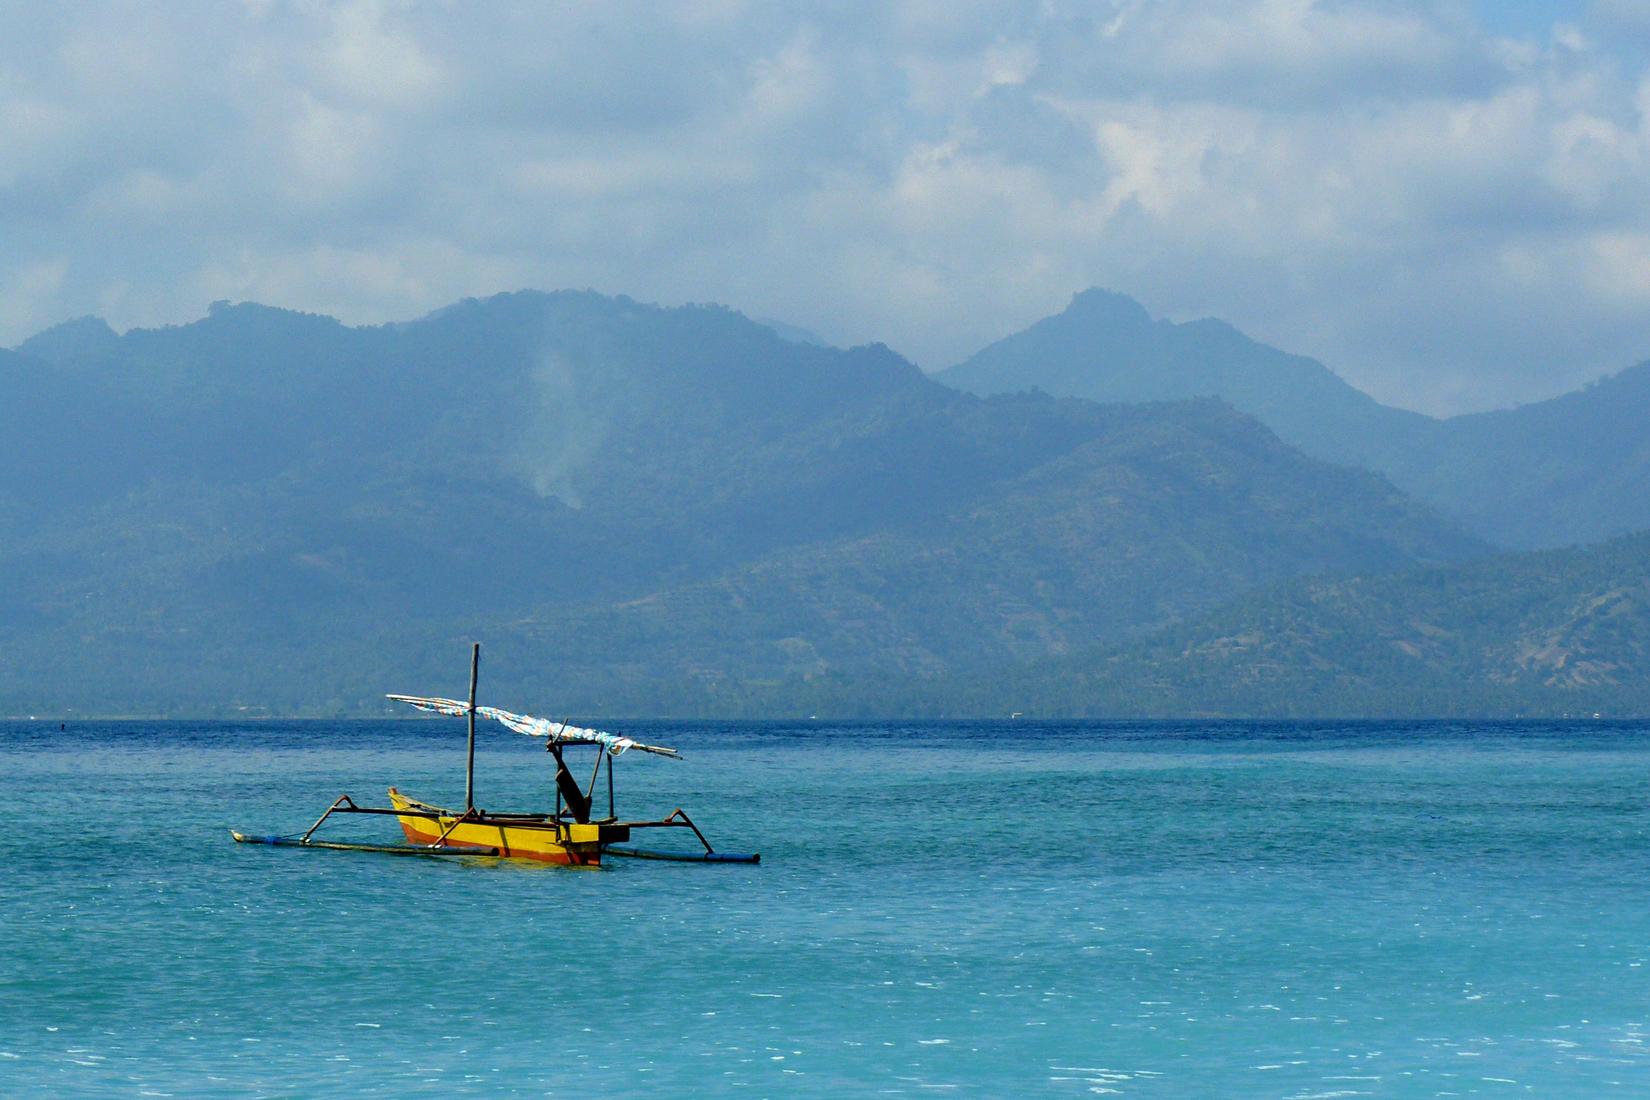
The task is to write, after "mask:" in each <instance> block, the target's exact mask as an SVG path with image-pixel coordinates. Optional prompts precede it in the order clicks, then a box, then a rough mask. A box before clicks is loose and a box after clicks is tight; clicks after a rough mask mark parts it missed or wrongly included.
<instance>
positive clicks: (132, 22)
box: [0, 0, 1650, 414]
mask: <svg viewBox="0 0 1650 1100" xmlns="http://www.w3.org/2000/svg"><path fill="white" fill-rule="evenodd" d="M1089 286H1102V287H1106V288H1109V289H1113V290H1117V291H1121V292H1123V293H1126V294H1130V295H1133V296H1134V297H1136V298H1138V299H1139V300H1140V301H1141V302H1142V303H1144V304H1145V305H1146V307H1147V308H1148V309H1150V310H1151V311H1152V312H1153V313H1155V314H1158V315H1160V316H1165V317H1169V318H1172V319H1175V320H1189V319H1193V318H1197V317H1203V316H1215V317H1220V318H1223V319H1225V320H1228V321H1231V322H1232V323H1234V324H1236V325H1237V326H1238V327H1240V328H1242V329H1243V330H1244V331H1246V332H1248V333H1249V334H1250V335H1252V336H1254V337H1256V338H1258V339H1261V340H1265V341H1266V342H1268V343H1272V344H1276V345H1277V346H1279V347H1282V348H1285V349H1287V350H1290V351H1295V352H1300V353H1303V354H1308V355H1313V356H1316V357H1318V358H1320V359H1322V360H1323V361H1324V362H1326V363H1327V364H1328V365H1329V366H1331V367H1332V368H1333V369H1335V370H1336V371H1337V372H1338V373H1340V374H1341V375H1342V376H1343V377H1345V378H1346V379H1347V380H1348V381H1350V382H1352V383H1353V384H1354V385H1357V386H1359V387H1360V388H1362V389H1364V390H1366V391H1368V392H1370V393H1372V394H1373V395H1375V396H1376V397H1378V398H1380V399H1381V400H1383V401H1387V402H1389V403H1392V404H1397V405H1401V406H1405V407H1409V408H1416V409H1421V410H1423V411H1427V412H1432V413H1437V414H1445V413H1453V412H1461V411H1470V410H1475V409H1483V408H1492V407H1499V406H1505V405H1509V404H1513V403H1517V402H1522V401H1528V400H1534V399H1539V398H1542V397H1546V396H1550V395H1552V394H1555V393H1559V392H1562V391H1564V390H1567V389H1570V388H1573V387H1575V386H1577V385H1579V384H1582V383H1584V382H1586V381H1589V380H1591V379H1593V378H1596V377H1599V376H1601V375H1604V374H1608V373H1613V372H1615V371H1617V370H1620V369H1622V368H1624V367H1627V366H1630V365H1632V364H1634V363H1637V362H1640V361H1642V360H1645V359H1650V0H1574V2H1572V3H1551V2H1537V0H1505V2H1499V3H1496V2H1490V0H1436V2H1421V0H1413V2H1406V0H1391V2H1386V3H1361V2H1353V0H1346V2H1338V0H1322V2H1311V0H1207V2H1187V0H1089V2H1086V3H1071V2H1066V0H1028V2H992V0H910V2H900V0H892V2H889V0H885V2H881V3H867V4H855V3H847V2H834V3H806V2H800V0H797V2H788V3H747V2H742V0H700V2H696V3H667V2H664V0H650V2H645V3H629V2H626V0H611V2H607V3H551V2H544V3H514V4H505V3H482V4H476V3H459V2H456V0H454V2H450V3H437V2H433V0H432V2H427V3H419V4H400V3H389V2H367V3H319V2H305V3H283V2H277V0H247V2H244V3H229V2H217V0H214V2H203V3H190V2H187V0H180V2H173V3H167V4H149V3H130V2H115V3H99V2H96V0H84V2H80V3H76V4H70V5H43V4H33V3H28V2H25V0H0V345H4V346H10V345H15V344H16V343H18V342H20V341H22V340H23V339H25V338H26V337H28V336H29V335H31V334H33V333H34V332H37V331H39V330H40V329H43V328H45V327H47V326H49V325H51V324H54V323H57V322H59V321H62V320H65V319H68V318H70V317H75V316H79V315H83V314H87V313H92V314H97V315H99V316H102V317H104V318H105V319H107V320H108V321H109V322H110V323H111V324H113V325H114V326H115V327H116V328H119V329H125V328H128V327H132V326H152V325H157V324H168V323H182V322H187V321H189V320H192V319H195V318H197V317H200V316H202V315H203V314H204V313H205V311H206V307H207V305H208V303H210V302H212V301H215V300H218V299H231V300H237V301H240V300H250V301H259V302H264V303H267V304H271V305H279V306H286V307H289V308H294V309H302V310H309V311H314V312H321V313H327V314H331V315H333V316H336V317H339V318H341V319H343V320H345V321H348V322H351V323H374V322H380V321H387V320H401V319H407V318H411V317H415V316H418V315H421V314H422V313H424V312H427V311H429V310H431V309H434V308H437V307H439V306H442V305H445V304H447V303H449V302H451V301H454V300H456V299H458V298H462V297H466V296H481V295H486V294H491V293H495V292H498V291H503V290H512V289H519V288H522V287H536V288H541V289H558V288H585V287H591V288H594V289H596V290H600V291H604V292H608V293H624V294H629V295H632V296H633V297H636V298H640V299H643V300H647V301H657V302H660V303H663V304H679V303H683V302H706V301H715V302H722V303H725V304H728V305H730V306H733V307H735V308H737V309H740V310H742V311H744V312H746V313H748V314H750V315H752V316H755V317H759V318H768V319H774V320H780V321H784V322H787V323H790V324H795V325H799V326H802V327H804V328H807V329H810V330H812V331H814V332H816V333H818V334H820V335H821V336H823V337H824V338H826V339H828V340H830V341H832V342H837V343H843V344H853V343H864V342H869V341H874V340H879V341H882V342H885V343H887V344H889V345H890V346H892V347H893V348H895V349H896V350H898V351H900V352H902V353H903V354H905V355H907V356H909V357H911V358H912V359H914V360H915V361H916V362H917V363H919V364H920V365H922V366H923V367H925V368H928V369H931V370H933V369H939V368H942V367H945V366H948V365H950V364H951V363H954V362H956V361H958V360H960V359H962V358H964V357H966V356H967V355H968V354H970V353H971V352H973V351H975V350H977V349H978V348H979V347H981V346H983V345H984V344H986V343H988V342H990V341H991V340H994V339H997V338H999V337H1002V336H1005V335H1007V334H1009V333H1011V332H1014V331H1016V330H1018V329H1020V328H1023V327H1024V326H1026V325H1028V324H1030V323H1032V322H1033V321H1035V320H1037V319H1038V318H1040V317H1043V316H1046V315H1048V314H1050V313H1054V312H1057V311H1059V310H1060V309H1062V308H1063V307H1064V306H1065V304H1066V302H1067V301H1068V300H1069V298H1070V297H1071V295H1072V294H1073V293H1074V292H1076V291H1078V290H1081V289H1083V288H1086V287H1089Z"/></svg>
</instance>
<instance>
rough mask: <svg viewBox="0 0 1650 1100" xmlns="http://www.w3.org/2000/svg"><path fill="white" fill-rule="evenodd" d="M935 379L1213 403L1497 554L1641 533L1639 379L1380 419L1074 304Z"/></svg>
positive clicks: (1110, 311)
mask: <svg viewBox="0 0 1650 1100" xmlns="http://www.w3.org/2000/svg"><path fill="white" fill-rule="evenodd" d="M938 377H940V378H941V379H942V380H944V381H946V382H949V383H951V384H952V385H955V386H959V387H961V388H963V389H966V390H969V391H971V392H975V393H1010V392H1014V391H1018V390H1026V389H1031V388H1037V389H1041V390H1044V391H1046V392H1048V393H1050V394H1054V395H1056V396H1066V397H1086V398H1089V399H1091V400H1095V401H1154V400H1155V401H1161V400H1175V399H1183V398H1188V397H1198V396H1217V397H1220V398H1222V399H1223V400H1225V401H1228V402H1230V403H1231V404H1232V405H1233V406H1234V407H1236V408H1238V409H1240V410H1242V411H1243V412H1247V413H1249V414H1250V415H1252V416H1254V417H1256V418H1258V419H1259V420H1260V421H1261V422H1262V423H1264V424H1266V426H1267V427H1269V428H1271V429H1272V430H1273V431H1275V432H1277V433H1278V435H1279V436H1280V437H1281V438H1282V439H1284V440H1285V441H1286V442H1288V443H1291V444H1293V445H1294V446H1297V447H1299V448H1300V449H1301V450H1303V451H1305V452H1306V453H1307V454H1310V455H1313V456H1315V457H1318V458H1322V459H1326V460H1328V461H1331V462H1338V463H1343V464H1346V465H1351V466H1358V467H1362V468H1365V469H1371V470H1376V471H1378V472H1380V473H1382V474H1385V475H1386V476H1387V477H1388V478H1390V479H1391V480H1392V482H1393V484H1395V485H1397V486H1398V487H1399V488H1400V489H1402V490H1404V491H1405V492H1407V493H1410V494H1412V495H1414V496H1416V497H1418V498H1419V499H1421V500H1423V501H1426V502H1427V503H1429V504H1431V505H1433V506H1434V507H1436V508H1437V509H1438V510H1439V511H1440V512H1441V513H1443V514H1444V515H1447V516H1450V517H1452V518H1455V519H1456V520H1458V521H1459V522H1461V523H1462V524H1464V525H1465V526H1467V527H1468V528H1469V529H1470V530H1472V531H1473V532H1474V533H1475V534H1478V535H1480V536H1481V537H1483V538H1485V539H1488V540H1490V541H1491V542H1494V543H1497V544H1499V545H1501V546H1506V547H1509V548H1517V549H1534V548H1544V547H1555V546H1566V545H1571V544H1575V543H1584V542H1595V541H1598V540H1600V539H1604V538H1609V537H1612V536H1614V535H1619V534H1624V533H1626V532H1629V531H1636V530H1640V529H1643V528H1646V527H1650V432H1647V431H1646V430H1645V425H1647V424H1650V363H1641V364H1639V365H1638V366H1636V367H1632V368H1629V369H1627V370H1623V371H1621V373H1619V374H1616V375H1614V376H1612V377H1609V378H1606V379H1603V380H1602V381H1600V382H1598V383H1596V384H1594V385H1592V386H1589V387H1587V388H1585V389H1582V390H1578V391H1575V392H1573V393H1568V394H1565V395H1563V396H1561V397H1556V398H1553V399H1551V400H1548V401H1541V402H1536V403H1534V404H1530V405H1525V406H1522V407H1519V408H1516V409H1509V410H1505V411H1499V412H1487V413H1476V414H1472V415H1466V416H1456V417H1451V418H1449V419H1446V420H1437V419H1434V418H1432V417H1428V416H1423V415H1421V414H1419V413H1414V412H1410V411H1407V410H1403V409H1394V408H1391V407H1389V406H1385V405H1382V404H1380V403H1378V402H1377V401H1375V400H1374V399H1373V398H1371V397H1369V396H1368V395H1367V394H1364V393H1361V392H1360V391H1358V390H1356V389H1354V388H1353V387H1352V386H1350V385H1348V384H1347V383H1346V382H1344V381H1343V380H1342V379H1340V378H1339V377H1338V376H1336V375H1335V374H1334V373H1333V372H1331V371H1330V370H1329V369H1328V368H1327V367H1325V366H1324V365H1323V364H1322V363H1319V362H1317V361H1316V360H1312V359H1307V358H1304V357H1302V356H1298V355H1290V354H1288V353H1286V352H1282V351H1279V350H1278V349H1276V348H1272V347H1268V346H1267V345H1265V344H1261V343H1258V342H1256V341H1254V340H1251V339H1249V338H1248V337H1247V336H1244V335H1243V334H1242V333H1241V332H1239V331H1237V330H1236V329H1234V328H1233V327H1231V326H1230V325H1228V324H1226V323H1225V322H1222V321H1216V320H1201V321H1190V322H1187V323H1184V324H1175V323H1173V322H1170V321H1164V320H1154V319H1153V318H1152V317H1151V315H1150V314H1148V313H1147V312H1146V310H1145V309H1144V308H1143V307H1142V306H1141V305H1140V304H1139V303H1137V302H1135V301H1134V300H1133V299H1131V298H1128V297H1125V296H1124V295H1120V294H1115V293H1110V292H1107V291H1102V290H1088V291H1085V292H1083V293H1081V294H1079V295H1077V296H1076V297H1074V298H1073V299H1072V301H1071V304H1070V305H1069V306H1068V307H1067V308H1066V309H1065V310H1064V311H1063V312H1061V313H1059V314H1056V315H1055V316H1052V317H1048V318H1045V319H1044V320H1042V321H1039V322H1037V323H1036V324H1034V325H1032V326H1030V327H1029V328H1027V329H1025V330H1024V331H1022V332H1019V333H1016V334H1014V335H1012V336H1008V337H1006V338H1004V339H1002V340H999V341H997V342H996V343H994V344H992V345H991V346H989V347H987V348H985V349H983V350H981V351H980V352H978V353H977V354H975V355H973V356H972V357H970V358H969V359H967V360H965V361H964V362H962V363H959V364H957V365H956V366H954V367H952V368H950V369H949V370H946V371H943V372H941V373H940V375H939V376H938Z"/></svg>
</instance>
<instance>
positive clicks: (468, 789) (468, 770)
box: [464, 642, 481, 813]
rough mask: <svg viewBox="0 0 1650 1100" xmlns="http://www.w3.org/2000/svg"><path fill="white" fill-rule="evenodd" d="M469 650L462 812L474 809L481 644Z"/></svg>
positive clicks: (474, 643)
mask: <svg viewBox="0 0 1650 1100" xmlns="http://www.w3.org/2000/svg"><path fill="white" fill-rule="evenodd" d="M471 644H472V645H473V647H474V648H472V649H471V650H470V743H469V749H468V750H467V753H466V755H465V758H464V812H465V813H469V812H470V811H472V810H474V809H475V808H476V678H477V677H478V676H479V675H480V673H481V643H480V642H473V643H471Z"/></svg>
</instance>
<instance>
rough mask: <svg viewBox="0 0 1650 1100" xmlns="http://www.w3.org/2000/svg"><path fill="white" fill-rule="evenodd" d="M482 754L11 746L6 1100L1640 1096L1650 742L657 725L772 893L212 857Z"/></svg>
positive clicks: (268, 743)
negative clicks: (172, 1098)
mask: <svg viewBox="0 0 1650 1100" xmlns="http://www.w3.org/2000/svg"><path fill="white" fill-rule="evenodd" d="M462 730H463V723H461V722H457V721H452V720H447V721H440V720H432V721H428V722H402V723H390V722H381V723H373V722H360V723H256V724H242V725H236V724H228V723H218V724H191V723H107V724H100V725H93V724H83V725H72V726H71V727H70V728H69V729H68V730H67V731H66V732H59V731H58V730H57V728H56V723H50V724H47V723H10V724H0V806H4V807H5V810H6V816H7V819H8V826H7V827H6V828H5V829H4V831H3V832H0V847H3V849H4V860H3V861H0V932H3V946H0V1095H4V1096H19V1095H48V1096H104V1095H107V1096H140V1095H177V1096H225V1097H254V1096H318V1095H322V1094H327V1093H331V1092H335V1091H344V1090H348V1091H350V1092H354V1093H357V1094H365V1095H383V1096H390V1095H395V1096H452V1095H486V1096H516V1095H520V1096H546V1095H549V1096H585V1095H641V1094H644V1093H651V1094H656V1095H692V1096H718V1095H741V1096H745V1095H752V1096H761V1095H831V1096H836V1095H853V1096H859V1095H896V1096H897V1095H917V1094H924V1093H929V1092H934V1091H939V1092H942V1093H946V1092H949V1093H955V1094H970V1095H987V1096H1000V1095H1011V1094H1012V1095H1046V1096H1082V1095H1094V1094H1108V1095H1120V1096H1126V1097H1142V1098H1150V1097H1174V1096H1214V1095H1219V1096H1267V1097H1342V1096H1366V1095H1367V1096H1406V1097H1407V1096H1507V1095H1514V1094H1524V1095H1538V1096H1543V1097H1551V1096H1577V1097H1585V1096H1599V1095H1611V1094H1615V1095H1622V1096H1642V1095H1646V1094H1650V1044H1647V1041H1646V1040H1647V1029H1650V963H1647V959H1650V905H1647V904H1646V896H1647V893H1650V885H1647V884H1650V875H1647V871H1650V813H1647V811H1646V799H1647V796H1650V736H1647V734H1650V727H1646V726H1643V725H1629V724H1610V723H1586V724H1574V725H1539V724H1499V725H1498V724H1480V725H1472V724H1364V725H1309V724H1298V725H1277V724H1256V723H1249V724H1216V725H1175V724H1081V725H1078V724H1073V725H1058V726H1048V725H1037V724H1030V723H1011V724H1010V723H1002V724H933V725H920V726H914V727H913V726H890V725H859V726H834V725H826V724H821V723H809V724H805V725H696V724H694V725H690V724H670V723H651V724H647V723H634V724H628V725H625V726H624V727H623V728H622V732H625V733H630V734H634V735H636V736H638V737H642V738H644V739H650V740H657V741H661V742H664V743H675V744H678V745H679V746H680V747H681V748H682V749H683V750H684V751H685V752H686V754H687V756H688V759H687V760H686V761H682V762H677V761H671V760H660V759H655V758H650V757H640V758H638V754H631V755H629V756H626V757H625V758H624V759H623V760H621V761H620V762H619V781H620V808H621V810H624V811H628V812H634V813H637V814H642V813H655V814H656V813H662V812H663V811H667V810H669V809H671V808H672V807H674V806H676V805H678V804H680V805H683V806H685V807H687V808H688V810H689V811H690V812H691V813H692V814H693V815H694V817H695V819H696V820H698V821H699V822H700V824H701V825H703V826H704V827H705V828H706V831H707V832H708V833H709V834H710V836H711V838H712V840H713V841H714V842H716V843H717V844H718V846H719V847H723V848H727V849H733V850H751V849H755V850H760V851H761V852H762V853H763V863H762V865H761V866H759V867H741V866H721V867H706V866H692V865H675V864H658V863H638V862H631V861H624V862H618V863H616V864H615V865H614V866H613V867H612V868H611V869H607V870H603V871H596V872H590V871H583V872H581V871H569V870H564V869H557V868H545V867H521V866H516V865H510V864H501V863H498V862H496V861H435V860H417V859H398V858H394V857H388V856H374V855H364V854H357V853H335V852H318V851H317V852H291V851H286V850H279V849H270V848H262V847H248V846H240V845H235V844H232V843H230V841H229V837H228V831H227V830H228V829H229V828H231V827H235V828H240V829H243V830H251V831H257V832H289V831H299V830H301V829H303V828H304V827H305V826H307V825H308V824H309V822H310V821H312V820H313V819H314V817H315V816H316V815H317V814H318V813H319V812H320V810H321V809H323V808H324V807H325V806H326V804H327V803H328V802H330V801H331V800H332V799H333V798H334V797H335V796H336V795H337V794H339V793H341V792H344V791H349V792H350V793H351V794H353V795H355V796H356V797H357V798H358V799H363V800H364V799H366V798H368V797H371V798H372V799H373V800H374V801H379V800H380V798H381V794H382V791H383V788H384V787H385V786H387V785H388V784H389V783H391V782H394V783H396V784H398V785H399V786H400V787H401V788H402V789H403V790H405V791H407V792H408V793H411V794H414V795H416V796H419V797H423V798H427V799H429V800H432V801H462V793H463V780H462V773H461V770H460V769H461V767H462V741H463V733H462ZM548 780H549V771H548V769H547V767H546V757H545V755H544V754H543V753H542V752H540V751H537V750H536V748H535V746H534V744H533V743H531V742H529V741H527V740H526V739H525V738H519V737H516V736H515V735H512V734H509V733H508V732H505V731H502V730H497V729H495V730H493V731H488V732H487V733H486V734H485V736H484V738H483V742H482V747H481V751H480V752H479V754H478V781H477V786H478V801H479V802H480V803H481V804H482V805H485V806H488V807H490V808H495V809H509V808H518V809H519V808H532V807H537V806H541V805H542V804H543V802H544V799H545V795H546V792H547V790H548V787H547V784H548ZM386 830H388V831H386ZM347 833H348V834H353V835H355V836H358V837H361V838H363V839H364V838H367V837H369V836H373V837H377V838H380V839H393V837H394V834H393V826H392V825H389V824H388V823H376V824H374V823H368V824H365V825H354V826H351V827H350V828H349V829H341V830H340V831H339V833H338V834H337V835H339V836H340V837H342V836H344V835H346V834H347Z"/></svg>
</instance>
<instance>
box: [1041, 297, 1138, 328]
mask: <svg viewBox="0 0 1650 1100" xmlns="http://www.w3.org/2000/svg"><path fill="white" fill-rule="evenodd" d="M1060 316H1061V317H1064V318H1066V319H1068V320H1081V321H1085V322H1091V323H1097V324H1104V325H1118V326H1130V327H1137V328H1138V327H1141V326H1145V325H1150V324H1151V323H1152V321H1153V318H1152V315H1151V314H1150V313H1149V312H1148V311H1147V310H1146V307H1145V306H1143V305H1141V304H1140V303H1139V302H1137V301H1135V300H1134V299H1133V298H1131V297H1129V296H1128V295H1127V294H1121V293H1119V292H1117V291H1115V290H1106V289H1103V288H1101V287H1090V288H1089V289H1087V290H1080V291H1078V292H1077V293H1076V294H1073V295H1072V296H1071V302H1070V304H1068V305H1067V306H1066V308H1065V311H1064V312H1062V313H1061V314H1060Z"/></svg>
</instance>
